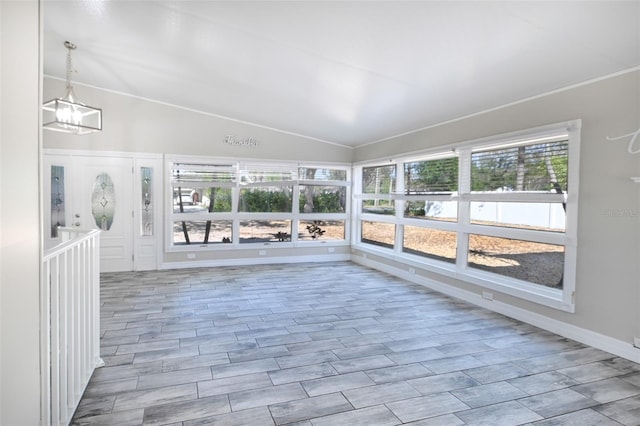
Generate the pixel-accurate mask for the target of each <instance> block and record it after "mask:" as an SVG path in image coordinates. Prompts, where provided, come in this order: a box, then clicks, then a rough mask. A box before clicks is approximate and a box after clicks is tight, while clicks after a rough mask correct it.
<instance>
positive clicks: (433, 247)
mask: <svg viewBox="0 0 640 426" xmlns="http://www.w3.org/2000/svg"><path fill="white" fill-rule="evenodd" d="M579 140H580V121H579V120H576V121H573V122H568V123H561V124H560V125H550V126H544V127H541V128H538V129H533V130H530V131H522V132H516V133H513V134H510V135H505V136H499V137H495V138H485V139H482V140H478V141H471V142H467V143H462V144H460V145H459V146H456V147H443V148H442V150H441V151H440V152H438V151H435V150H434V151H432V152H429V153H426V154H425V155H424V156H423V157H422V158H419V157H417V158H415V157H414V158H401V159H398V160H395V161H394V162H393V163H392V164H380V165H376V164H373V165H360V166H356V167H355V171H356V172H357V174H356V176H358V177H359V179H360V181H359V182H356V185H355V187H354V188H355V189H356V192H355V194H354V195H355V198H356V199H358V200H359V203H360V206H359V209H357V210H356V212H355V215H356V217H355V223H357V224H359V235H358V236H356V237H355V238H354V239H353V244H354V245H355V246H357V247H358V248H360V249H362V250H365V251H366V250H370V251H381V254H383V255H384V252H387V253H389V254H393V255H394V259H399V260H401V261H402V260H403V259H404V260H406V261H407V262H409V261H410V262H412V263H415V262H418V263H421V264H422V265H423V266H424V268H425V269H432V270H434V271H437V272H440V273H442V272H443V270H444V271H450V272H451V273H455V274H456V277H459V278H460V279H462V280H465V281H468V282H470V283H474V284H478V285H481V286H483V287H486V288H491V289H495V290H497V291H501V292H504V293H506V294H509V295H512V296H516V297H522V298H524V299H527V300H532V301H534V302H537V303H541V304H544V305H547V306H552V307H556V308H559V309H564V310H567V311H572V310H573V291H574V289H575V267H576V265H575V251H576V225H575V219H576V217H577V216H576V209H577V190H578V188H577V186H578V159H579Z"/></svg>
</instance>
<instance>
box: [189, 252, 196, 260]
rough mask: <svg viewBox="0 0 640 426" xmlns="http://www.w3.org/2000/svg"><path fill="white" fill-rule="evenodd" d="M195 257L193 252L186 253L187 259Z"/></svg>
mask: <svg viewBox="0 0 640 426" xmlns="http://www.w3.org/2000/svg"><path fill="white" fill-rule="evenodd" d="M195 258H196V254H195V253H187V259H195Z"/></svg>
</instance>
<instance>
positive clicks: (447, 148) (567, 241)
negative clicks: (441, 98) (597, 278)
mask: <svg viewBox="0 0 640 426" xmlns="http://www.w3.org/2000/svg"><path fill="white" fill-rule="evenodd" d="M581 125H582V122H581V120H579V119H577V120H571V121H567V122H561V123H555V124H550V125H547V126H541V127H537V128H532V129H525V130H521V131H517V132H512V133H508V134H502V135H496V136H491V137H486V138H481V139H475V140H470V141H465V142H462V143H459V144H455V145H444V146H441V147H438V148H433V149H430V150H426V151H423V152H418V153H412V154H410V155H406V156H399V157H397V158H394V159H393V160H388V159H385V160H380V161H375V160H374V161H368V162H361V163H356V164H354V171H353V176H354V206H357V208H354V214H353V217H352V222H353V224H352V228H353V230H354V232H353V233H352V237H351V244H352V246H353V247H354V248H357V249H358V250H361V251H363V252H365V253H366V252H370V253H372V254H378V255H381V256H384V257H386V258H390V259H393V260H394V261H399V262H402V263H405V264H408V265H411V266H415V267H420V268H423V269H425V270H428V271H433V272H436V273H441V274H442V273H444V274H447V275H449V276H454V277H456V278H457V279H459V280H461V281H463V282H467V283H471V284H474V285H477V286H479V287H481V288H485V289H490V290H495V291H498V292H501V293H504V294H507V295H510V296H514V297H517V298H520V299H524V300H527V301H531V302H534V303H537V304H540V305H544V306H548V307H552V308H555V309H559V310H563V311H566V312H574V311H575V289H576V260H577V218H578V193H579V173H580V171H579V162H580V130H581ZM561 140H566V141H567V142H568V173H567V182H568V191H567V193H565V194H556V193H551V192H550V193H540V192H538V193H535V192H515V191H514V192H503V193H489V192H485V193H481V192H472V191H471V155H472V153H473V152H477V151H480V150H482V151H487V150H492V149H500V148H506V147H514V146H522V145H531V144H537V143H540V144H541V143H546V142H554V141H561ZM452 153H455V154H456V155H458V157H459V165H458V173H459V176H458V191H457V192H456V193H453V194H451V195H444V194H425V195H413V194H412V195H405V194H404V164H405V163H412V162H417V161H425V160H430V159H439V158H443V157H447V156H451V155H452ZM390 163H392V164H395V165H396V179H397V180H396V192H395V193H394V194H390V195H389V196H388V199H389V200H393V202H395V215H371V214H367V213H363V212H362V211H361V209H360V207H359V204H360V203H361V202H360V200H362V199H368V198H370V194H363V193H362V182H361V180H362V170H363V168H365V167H375V166H385V165H390ZM378 197H379V196H378ZM424 199H428V200H434V201H435V200H443V201H457V203H458V206H457V209H458V218H457V222H449V221H440V220H432V219H427V218H410V217H404V207H405V206H404V204H405V202H406V201H409V200H424ZM476 201H484V202H490V201H496V202H536V203H564V204H565V205H566V213H565V229H564V232H558V231H549V230H533V229H525V228H516V227H506V226H495V225H484V224H477V223H472V222H471V217H470V216H471V214H470V206H471V203H472V202H476ZM364 220H366V221H378V222H385V223H394V224H396V239H395V244H394V247H393V249H388V248H384V247H379V246H374V245H371V244H367V243H364V242H362V241H361V235H360V229H361V228H360V223H361V222H362V221H364ZM405 226H414V227H424V228H431V229H437V230H444V231H454V232H456V233H457V255H456V262H455V263H454V264H447V263H446V262H444V261H439V260H434V259H429V258H426V257H421V256H416V255H412V254H409V253H406V252H403V241H404V235H403V233H404V227H405ZM470 234H479V235H486V236H491V237H499V238H510V239H517V240H526V241H532V242H540V243H547V244H555V245H561V246H564V269H563V282H562V284H563V285H562V289H556V288H551V287H546V286H544V285H540V284H534V283H530V282H528V281H523V280H519V279H515V278H510V277H507V276H504V275H499V274H497V273H493V272H488V271H483V270H480V269H477V268H473V267H470V266H469V265H468V264H467V255H468V249H469V235H470Z"/></svg>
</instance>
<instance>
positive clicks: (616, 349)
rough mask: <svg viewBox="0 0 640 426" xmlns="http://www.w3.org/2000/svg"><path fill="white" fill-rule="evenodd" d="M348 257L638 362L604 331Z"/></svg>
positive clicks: (636, 354)
mask: <svg viewBox="0 0 640 426" xmlns="http://www.w3.org/2000/svg"><path fill="white" fill-rule="evenodd" d="M351 261H352V262H354V263H357V264H360V265H363V266H367V267H369V268H372V269H376V270H379V271H382V272H386V273H388V274H391V275H394V276H396V277H399V278H403V279H405V280H407V281H410V282H412V283H415V284H419V285H422V286H425V287H427V288H430V289H431V290H435V291H437V292H440V293H443V294H446V295H447V296H451V297H455V298H456V299H460V300H464V301H465V302H468V303H471V304H473V305H476V306H480V307H482V308H486V309H488V310H490V311H493V312H497V313H499V314H502V315H505V316H508V317H510V318H514V319H517V320H519V321H522V322H525V323H527V324H531V325H533V326H536V327H539V328H541V329H543V330H547V331H550V332H552V333H555V334H558V335H560V336H562V337H566V338H568V339H572V340H575V341H577V342H580V343H583V344H585V345H588V346H592V347H594V348H597V349H600V350H603V351H605V352H609V353H611V354H613V355H616V356H619V357H622V358H625V359H628V360H630V361H633V362H636V363H640V349H639V348H636V347H634V346H633V344H632V343H627V342H624V341H622V340H618V339H614V338H612V337H609V336H605V335H604V334H600V333H596V332H595V331H591V330H587V329H585V328H582V327H578V326H575V325H572V324H567V323H565V322H562V321H558V320H555V319H552V318H549V317H546V316H544V315H540V314H536V313H534V312H531V311H528V310H526V309H522V308H518V307H516V306H513V305H509V304H507V303H504V302H500V301H497V300H486V299H483V298H482V296H481V295H479V294H476V293H471V292H469V291H466V290H462V289H459V288H456V287H452V286H450V285H447V284H444V283H441V282H438V281H435V280H432V279H429V278H426V277H423V276H420V275H416V274H410V273H409V272H408V271H405V270H402V269H399V268H395V267H393V266H389V265H385V264H380V263H378V262H375V261H372V260H371V259H368V258H363V257H361V256H351Z"/></svg>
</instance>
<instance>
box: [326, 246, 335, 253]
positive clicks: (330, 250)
mask: <svg viewBox="0 0 640 426" xmlns="http://www.w3.org/2000/svg"><path fill="white" fill-rule="evenodd" d="M327 251H328V252H329V253H333V252H335V251H336V249H335V248H334V247H329V248H328V249H327Z"/></svg>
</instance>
